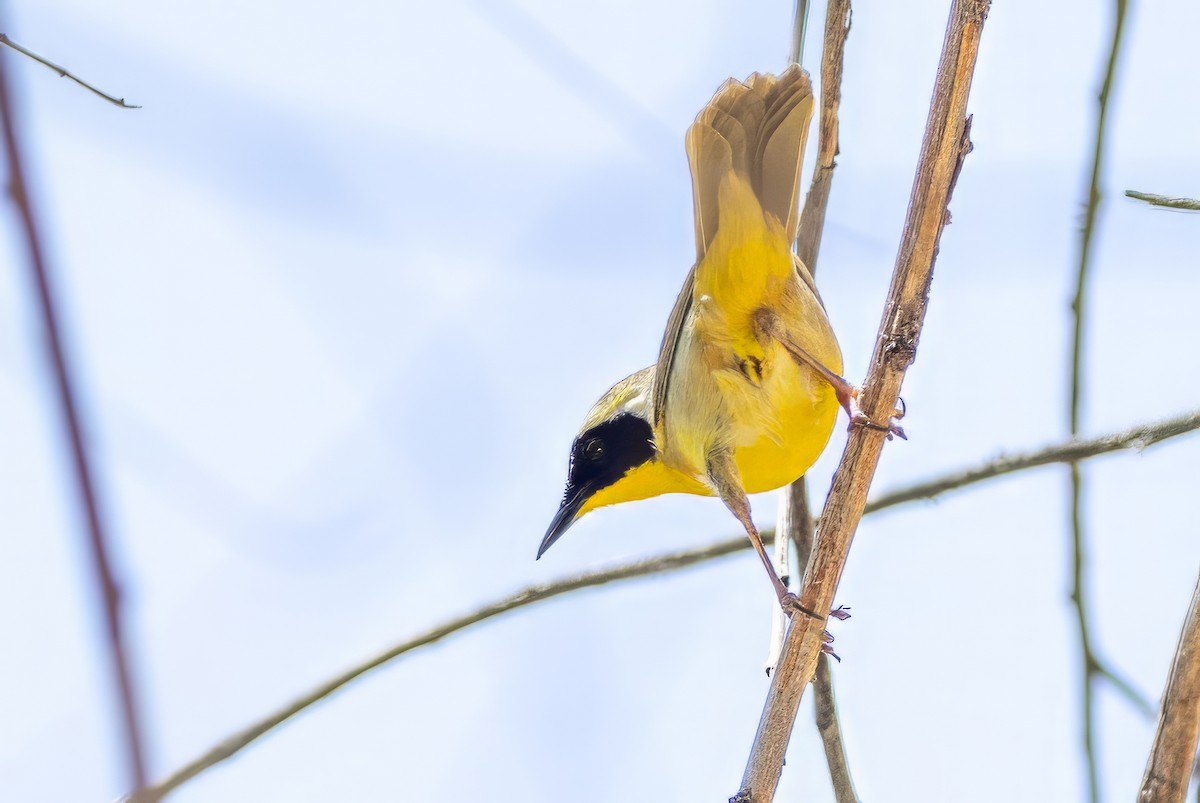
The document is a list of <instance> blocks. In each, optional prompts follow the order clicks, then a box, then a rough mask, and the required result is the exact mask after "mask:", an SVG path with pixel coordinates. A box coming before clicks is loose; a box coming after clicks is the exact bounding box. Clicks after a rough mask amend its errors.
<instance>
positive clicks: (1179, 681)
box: [1138, 578, 1200, 803]
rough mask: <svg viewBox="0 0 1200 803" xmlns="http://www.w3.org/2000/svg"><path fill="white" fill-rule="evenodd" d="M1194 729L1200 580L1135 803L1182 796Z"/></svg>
mask: <svg viewBox="0 0 1200 803" xmlns="http://www.w3.org/2000/svg"><path fill="white" fill-rule="evenodd" d="M1198 732H1200V578H1197V580H1196V590H1195V592H1193V594H1192V606H1191V609H1190V610H1189V611H1188V615H1187V618H1186V619H1185V620H1184V623H1183V630H1182V632H1180V634H1179V645H1178V646H1177V647H1176V648H1175V661H1174V663H1173V664H1172V665H1171V674H1170V676H1169V677H1168V678H1167V687H1166V689H1165V690H1164V691H1163V700H1162V710H1161V712H1160V713H1159V715H1158V730H1157V731H1156V732H1155V734H1154V747H1153V748H1152V749H1151V751H1150V760H1149V762H1148V763H1147V764H1146V774H1145V776H1144V777H1143V778H1142V790H1141V792H1140V794H1139V795H1138V803H1175V802H1176V801H1181V800H1183V798H1184V796H1185V795H1187V791H1188V783H1189V781H1190V780H1191V776H1192V766H1193V765H1194V763H1195V761H1196V742H1197V739H1198Z"/></svg>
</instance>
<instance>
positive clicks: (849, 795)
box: [813, 654, 858, 803]
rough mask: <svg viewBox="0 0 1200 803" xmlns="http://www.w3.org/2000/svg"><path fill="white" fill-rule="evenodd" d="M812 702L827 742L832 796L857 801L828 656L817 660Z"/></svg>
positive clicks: (851, 802) (850, 802)
mask: <svg viewBox="0 0 1200 803" xmlns="http://www.w3.org/2000/svg"><path fill="white" fill-rule="evenodd" d="M813 703H814V706H815V712H814V713H815V716H816V720H817V731H818V732H819V733H820V734H821V743H822V744H823V745H825V762H826V763H827V764H828V765H829V779H830V780H831V781H832V782H833V796H834V799H835V800H837V803H858V795H857V794H856V793H855V791H854V780H853V779H852V778H851V777H850V764H849V762H848V761H847V760H846V747H845V745H843V744H842V726H841V723H840V722H838V713H837V700H836V699H834V696H833V678H832V677H831V676H830V674H829V656H828V655H824V654H823V655H821V657H820V658H819V659H817V676H816V677H815V678H813Z"/></svg>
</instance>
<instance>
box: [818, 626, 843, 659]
mask: <svg viewBox="0 0 1200 803" xmlns="http://www.w3.org/2000/svg"><path fill="white" fill-rule="evenodd" d="M821 652H823V653H825V654H826V655H828V656H829V657H830V658H832V659H833V660H835V661H837V662H838V663H839V664H840V663H841V662H842V656H840V655H838V654H837V653H836V652H834V651H833V634H832V633H830V632H829V631H828V630H826V631H825V637H824V638H823V639H822V641H821Z"/></svg>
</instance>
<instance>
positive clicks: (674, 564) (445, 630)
mask: <svg viewBox="0 0 1200 803" xmlns="http://www.w3.org/2000/svg"><path fill="white" fill-rule="evenodd" d="M1197 429H1200V410H1197V411H1195V412H1193V413H1189V414H1187V415H1184V416H1180V417H1178V418H1172V419H1169V420H1167V421H1163V422H1161V423H1159V424H1153V425H1146V426H1139V427H1134V428H1133V429H1130V430H1128V431H1126V432H1123V433H1119V434H1114V435H1105V436H1103V437H1100V438H1095V439H1093V440H1090V441H1071V442H1068V443H1062V444H1056V445H1054V446H1050V447H1047V448H1045V449H1042V450H1040V451H1036V452H1029V453H1026V454H1024V455H1016V456H1013V457H1003V458H1000V459H998V460H995V461H992V462H990V463H985V464H983V465H981V466H979V467H977V468H973V469H968V470H965V471H958V472H954V473H953V474H951V475H949V476H948V477H945V478H936V479H933V480H930V481H928V482H923V483H919V484H917V485H914V486H911V487H909V488H902V489H899V490H897V491H894V492H892V493H889V494H885V495H883V496H881V497H879V498H878V499H876V500H875V501H874V502H871V503H869V504H868V505H867V507H866V511H865V512H866V513H867V514H870V513H874V512H878V511H881V510H886V509H888V508H891V507H895V506H897V505H902V504H905V503H907V502H913V501H915V500H918V499H933V498H935V497H937V496H938V495H939V494H943V493H946V492H947V491H952V490H957V489H959V488H964V487H968V486H970V485H973V484H976V483H980V482H984V481H986V480H989V479H993V478H995V477H1001V476H1004V475H1006V474H1012V473H1014V472H1017V471H1021V470H1024V469H1030V468H1036V467H1038V466H1044V465H1048V464H1051V463H1063V462H1066V461H1068V460H1086V459H1088V458H1089V457H1095V456H1097V455H1101V454H1106V453H1108V452H1114V451H1117V450H1120V449H1127V448H1130V447H1134V448H1142V447H1145V446H1148V445H1150V444H1154V443H1158V442H1160V441H1163V440H1166V439H1168V438H1173V437H1177V436H1179V435H1183V434H1184V433H1187V432H1191V431H1193V430H1197ZM761 535H762V537H763V540H764V541H770V540H773V539H774V537H775V531H774V530H769V529H764V530H762V532H761ZM749 548H750V542H749V540H747V538H746V536H745V534H744V533H742V534H740V535H737V536H735V537H732V538H727V539H725V540H723V541H718V542H717V543H714V544H710V545H708V546H704V547H699V548H696V549H686V550H682V551H678V552H670V553H667V554H663V555H657V556H655V557H651V558H646V559H645V560H640V561H636V562H634V563H626V564H621V565H619V566H613V567H610V568H605V569H599V570H596V571H592V572H586V573H584V574H579V575H575V576H574V577H567V578H564V579H562V580H557V581H555V582H552V583H546V584H544V585H535V586H530V587H528V588H525V589H523V590H521V591H518V592H516V593H515V594H512V595H510V596H507V597H505V598H503V599H499V600H495V601H494V602H490V603H488V604H486V605H484V606H482V607H480V608H478V609H476V610H474V611H471V612H469V613H467V614H464V615H462V616H459V617H457V618H455V619H451V620H449V621H447V622H443V623H442V624H439V625H436V626H434V627H431V628H430V629H429V630H427V631H425V632H424V633H421V634H419V635H417V636H414V637H413V638H410V639H408V640H406V641H403V642H401V643H400V644H397V645H396V646H394V647H392V648H391V649H389V650H387V651H385V652H383V653H380V654H379V655H376V656H374V657H372V658H370V659H368V660H366V661H364V662H362V663H361V664H358V665H357V666H355V667H353V668H351V669H349V670H347V671H346V672H343V673H342V674H340V675H338V676H337V677H335V678H332V679H330V680H328V681H326V682H325V683H322V684H321V685H320V686H318V687H317V688H315V689H313V690H312V691H310V692H308V693H307V694H305V695H303V696H301V697H299V698H297V699H296V700H295V701H294V702H292V703H289V704H288V705H286V706H284V707H282V708H280V709H279V710H278V711H275V712H273V713H271V714H269V715H267V716H266V717H264V718H263V719H261V720H259V721H258V722H255V723H253V724H251V725H249V726H248V727H246V728H243V729H242V730H240V731H238V732H237V733H235V734H233V735H231V736H229V737H228V738H226V739H223V740H222V741H221V742H220V744H218V745H216V746H215V747H213V748H211V749H210V750H208V751H207V752H206V753H204V754H203V755H202V756H199V757H197V758H196V759H195V760H194V761H192V762H190V763H188V764H187V765H186V766H184V767H181V768H180V769H178V770H176V771H175V772H173V773H172V774H171V775H170V776H168V777H167V778H165V779H164V780H163V781H162V782H160V783H159V784H157V785H156V786H154V787H152V788H151V789H150V790H149V794H148V795H145V796H143V797H142V798H140V800H145V801H151V800H158V799H159V798H160V797H162V796H163V795H165V794H167V793H168V792H171V791H173V790H174V789H176V788H178V787H179V786H180V785H182V784H183V783H185V782H186V781H188V780H189V779H191V778H194V777H195V776H197V775H199V774H200V773H201V772H203V771H205V770H207V769H209V768H210V767H212V766H213V765H215V764H219V763H220V762H222V761H224V760H225V759H227V758H230V757H231V756H233V755H235V754H236V753H238V752H240V751H241V750H242V749H243V748H245V747H246V746H247V745H249V744H251V743H252V742H254V741H255V740H257V739H258V738H260V737H261V736H264V735H265V734H267V733H269V732H270V731H271V730H273V729H274V728H276V727H278V726H279V725H281V724H283V723H284V722H286V721H287V720H289V719H291V718H292V717H294V716H295V715H296V714H299V713H300V712H302V711H304V710H305V709H306V708H308V707H309V706H311V705H313V704H314V703H317V702H320V701H321V700H323V699H324V698H326V697H328V696H329V695H330V694H332V693H333V692H335V691H337V690H338V689H340V688H341V687H343V686H345V685H346V684H348V683H350V682H351V681H353V680H355V679H357V678H359V677H362V676H363V675H365V674H367V673H368V672H370V671H371V670H373V669H377V668H379V667H382V666H383V665H385V664H387V663H389V662H390V661H392V660H394V659H396V658H399V657H400V656H402V655H404V654H405V653H408V652H411V651H412V650H415V649H417V648H419V647H423V646H425V645H427V644H432V643H433V642H435V641H438V640H440V639H443V638H445V637H446V636H449V635H452V634H454V633H457V632H458V631H460V630H464V629H466V628H468V627H471V626H472V625H475V624H479V623H480V622H484V621H486V620H488V619H491V618H492V617H495V616H499V615H501V614H504V613H507V612H509V611H512V610H516V609H518V608H522V607H524V606H526V605H532V604H534V603H538V602H542V601H543V600H548V599H552V598H554V597H557V596H560V595H562V594H566V593H568V592H571V591H578V590H580V589H584V588H591V587H593V586H599V585H604V584H606V583H612V582H617V581H621V580H632V579H636V578H638V577H647V576H650V575H654V574H664V573H666V572H671V571H675V570H677V569H684V568H687V567H689V566H695V565H697V564H701V563H705V562H707V561H710V560H714V559H716V558H720V557H724V556H726V555H732V554H734V553H737V552H741V551H743V550H748V549H749Z"/></svg>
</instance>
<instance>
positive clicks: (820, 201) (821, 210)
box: [796, 0, 851, 273]
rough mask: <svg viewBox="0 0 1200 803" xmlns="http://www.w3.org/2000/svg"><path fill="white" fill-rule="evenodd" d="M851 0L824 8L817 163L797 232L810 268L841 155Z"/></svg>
mask: <svg viewBox="0 0 1200 803" xmlns="http://www.w3.org/2000/svg"><path fill="white" fill-rule="evenodd" d="M850 14H851V12H850V0H829V4H828V5H827V6H826V8H825V45H824V47H823V48H822V50H821V119H820V121H819V122H818V124H819V125H820V127H821V129H820V133H819V135H818V138H817V163H816V166H815V167H814V168H813V177H812V184H811V185H810V186H809V188H808V195H806V196H805V197H804V209H803V211H801V213H800V231H799V233H798V234H797V236H796V255H797V256H799V257H800V261H801V262H803V263H804V264H805V265H806V266H808V269H809V271H810V272H812V273H815V272H816V269H817V254H818V253H819V252H820V250H821V234H822V232H824V231H825V210H826V208H827V207H828V206H829V190H830V187H831V186H832V184H833V169H834V168H835V167H837V164H836V163H835V162H834V159H836V158H837V155H838V110H839V109H840V108H841V105H842V66H843V64H844V63H845V56H846V37H847V36H849V35H850Z"/></svg>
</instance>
